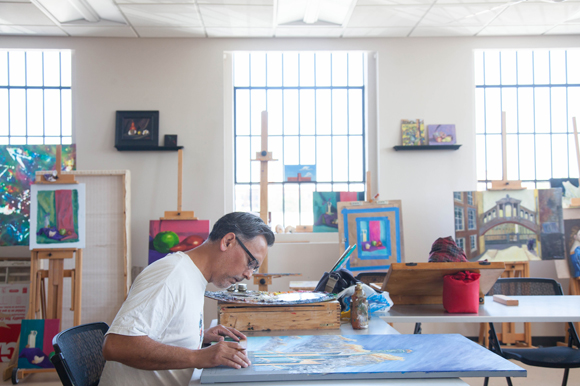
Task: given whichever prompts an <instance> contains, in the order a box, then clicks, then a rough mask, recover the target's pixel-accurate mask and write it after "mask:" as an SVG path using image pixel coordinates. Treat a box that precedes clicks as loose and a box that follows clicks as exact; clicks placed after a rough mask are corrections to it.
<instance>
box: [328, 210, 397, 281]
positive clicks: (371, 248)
mask: <svg viewBox="0 0 580 386" xmlns="http://www.w3.org/2000/svg"><path fill="white" fill-rule="evenodd" d="M338 233H339V235H341V236H340V237H341V239H342V240H344V243H340V248H341V251H344V250H345V249H346V248H347V247H348V246H349V245H352V244H356V246H357V248H356V250H355V251H354V252H353V253H352V255H351V256H350V259H349V260H348V261H347V262H346V265H345V268H346V269H348V270H349V271H372V270H386V269H388V268H389V266H390V265H391V263H393V262H394V263H401V262H403V261H404V251H403V214H402V208H401V201H400V200H389V201H385V202H382V203H372V204H371V203H368V202H364V201H363V202H339V203H338Z"/></svg>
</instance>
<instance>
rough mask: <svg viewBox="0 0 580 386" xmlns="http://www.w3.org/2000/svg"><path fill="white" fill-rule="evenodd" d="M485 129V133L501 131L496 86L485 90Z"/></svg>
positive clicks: (499, 104) (499, 103) (499, 105)
mask: <svg viewBox="0 0 580 386" xmlns="http://www.w3.org/2000/svg"><path fill="white" fill-rule="evenodd" d="M486 81H487V78H486ZM485 129H486V132H487V133H501V98H500V94H499V89H496V88H488V89H486V90H485Z"/></svg>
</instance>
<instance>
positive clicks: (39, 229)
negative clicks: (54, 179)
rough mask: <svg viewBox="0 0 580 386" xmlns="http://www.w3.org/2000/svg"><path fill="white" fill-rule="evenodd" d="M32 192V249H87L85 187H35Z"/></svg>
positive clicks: (53, 185) (56, 185)
mask: <svg viewBox="0 0 580 386" xmlns="http://www.w3.org/2000/svg"><path fill="white" fill-rule="evenodd" d="M30 191H31V197H30V203H31V205H30V249H44V248H84V247H85V243H86V234H85V233H86V232H85V226H86V201H85V184H63V185H60V184H48V185H44V184H34V185H32V187H31V190H30Z"/></svg>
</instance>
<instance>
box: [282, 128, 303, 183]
mask: <svg viewBox="0 0 580 386" xmlns="http://www.w3.org/2000/svg"><path fill="white" fill-rule="evenodd" d="M299 144H300V143H299V141H298V136H287V137H284V165H300V148H299ZM285 178H286V177H284V179H285Z"/></svg>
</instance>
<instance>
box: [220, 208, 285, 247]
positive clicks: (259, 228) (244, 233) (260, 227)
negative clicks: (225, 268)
mask: <svg viewBox="0 0 580 386" xmlns="http://www.w3.org/2000/svg"><path fill="white" fill-rule="evenodd" d="M230 232H234V233H235V234H236V237H239V238H240V239H242V241H249V240H252V239H253V238H255V237H257V236H260V235H262V236H264V237H265V238H266V242H267V243H268V246H269V247H271V246H272V245H273V244H274V241H275V239H276V238H275V236H274V233H273V232H272V230H271V229H270V227H269V226H268V225H266V224H265V223H264V221H262V219H261V218H260V217H258V216H256V215H254V214H252V213H247V212H232V213H228V214H226V215H225V216H223V217H222V218H220V219H219V220H217V222H216V223H215V224H214V226H213V228H212V230H211V233H210V234H209V239H210V241H219V240H221V239H222V238H223V237H224V236H225V235H226V234H228V233H230Z"/></svg>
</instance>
